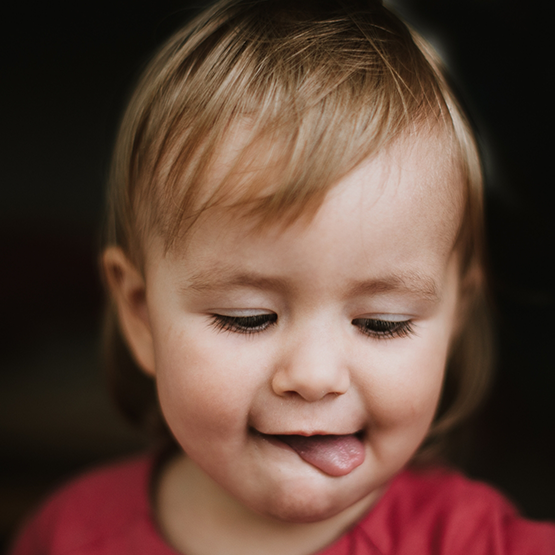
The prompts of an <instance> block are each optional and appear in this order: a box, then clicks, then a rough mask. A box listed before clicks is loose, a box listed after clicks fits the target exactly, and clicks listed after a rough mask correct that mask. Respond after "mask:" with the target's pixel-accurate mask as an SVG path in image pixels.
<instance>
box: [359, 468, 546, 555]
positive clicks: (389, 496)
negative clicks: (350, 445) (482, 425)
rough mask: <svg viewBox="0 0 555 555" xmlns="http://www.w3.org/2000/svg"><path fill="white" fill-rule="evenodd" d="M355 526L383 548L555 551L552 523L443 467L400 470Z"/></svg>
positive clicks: (507, 553) (478, 554)
mask: <svg viewBox="0 0 555 555" xmlns="http://www.w3.org/2000/svg"><path fill="white" fill-rule="evenodd" d="M360 528H361V530H363V531H364V532H365V533H367V534H368V536H369V537H372V539H373V540H374V538H375V540H374V543H375V544H376V545H380V549H381V551H383V553H398V554H401V553H402V554H404V553H411V554H413V553H438V554H449V555H451V554H459V553H460V554H463V553H464V554H466V553H472V554H474V555H512V554H514V555H516V554H518V555H543V554H546V555H547V554H548V553H549V554H551V553H555V524H549V523H539V522H532V521H529V520H526V519H524V518H522V517H521V516H520V515H519V514H518V513H517V511H516V510H515V508H514V507H513V505H511V503H510V502H509V501H507V499H506V498H504V497H503V496H502V495H501V494H500V493H499V492H498V491H496V490H495V489H494V488H492V487H491V486H489V485H487V484H484V483H482V482H478V481H474V480H470V479H468V478H466V477H465V476H463V475H462V474H460V473H458V472H454V471H451V470H447V469H444V468H434V469H428V470H422V471H419V470H406V471H404V472H402V473H401V474H400V475H399V476H398V477H397V478H396V479H395V480H394V481H393V482H392V484H391V485H390V488H389V490H388V491H387V492H386V494H385V495H384V497H383V498H382V499H381V500H380V501H379V502H378V504H377V505H376V507H375V508H374V510H373V511H371V512H370V514H369V515H368V516H367V518H366V519H364V520H363V521H362V522H361V523H360ZM415 546H418V549H417V550H416V551H415V550H414V549H415Z"/></svg>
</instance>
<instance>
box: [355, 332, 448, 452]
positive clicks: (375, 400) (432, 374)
mask: <svg viewBox="0 0 555 555" xmlns="http://www.w3.org/2000/svg"><path fill="white" fill-rule="evenodd" d="M430 339H432V338H430ZM434 339H436V340H430V341H426V342H421V343H420V344H419V345H418V348H416V349H415V348H414V345H413V346H412V348H411V349H407V351H406V352H404V351H403V350H402V349H399V350H397V352H396V353H395V354H392V353H387V354H388V355H389V356H385V354H384V356H383V360H382V361H381V363H380V364H377V365H376V366H377V367H378V368H377V369H375V370H374V371H373V372H372V373H369V374H368V376H369V378H368V379H367V380H365V382H364V384H363V386H362V387H363V388H364V391H365V393H366V395H365V398H366V403H367V411H368V413H369V415H370V426H369V435H370V440H371V447H372V449H373V451H374V455H375V456H376V457H377V458H378V459H383V460H385V459H389V457H390V456H395V457H400V458H406V457H410V456H411V455H412V452H413V451H414V450H416V448H417V447H418V445H419V444H420V443H421V441H422V440H423V439H424V437H425V435H426V433H427V431H428V429H429V426H430V424H431V422H432V420H433V417H434V414H435V411H436V408H437V404H438V401H439V397H440V394H441V388H442V383H443V376H444V371H445V361H446V353H447V344H448V341H447V340H445V339H444V340H441V339H442V338H441V337H437V336H436V337H435V338H434Z"/></svg>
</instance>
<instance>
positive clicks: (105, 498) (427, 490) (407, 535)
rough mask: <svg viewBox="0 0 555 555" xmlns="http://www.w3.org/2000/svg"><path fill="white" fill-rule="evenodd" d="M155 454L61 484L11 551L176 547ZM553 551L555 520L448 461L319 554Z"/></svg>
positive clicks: (394, 490) (60, 553)
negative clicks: (167, 532) (156, 482)
mask: <svg viewBox="0 0 555 555" xmlns="http://www.w3.org/2000/svg"><path fill="white" fill-rule="evenodd" d="M152 471H153V458H152V457H142V458H139V459H134V460H132V461H128V462H124V463H121V464H118V465H113V466H110V467H107V468H102V469H99V470H96V471H93V472H91V473H89V474H87V475H85V476H83V477H81V478H78V479H77V480H76V481H74V482H72V483H70V484H69V485H68V486H66V487H65V488H63V489H62V490H60V491H59V492H58V493H57V494H56V495H55V496H54V497H52V498H51V499H50V500H49V501H48V502H47V503H46V505H45V506H44V507H43V508H42V509H41V510H40V511H39V512H38V513H37V515H36V516H35V517H34V518H33V519H32V520H31V521H30V523H29V524H28V526H27V527H26V528H25V529H24V531H23V533H22V535H21V536H20V537H19V539H18V541H17V542H16V544H15V546H14V549H13V551H12V552H11V555H177V554H176V552H175V551H174V550H173V549H172V548H171V547H170V546H168V545H167V544H166V543H165V541H164V539H163V538H162V537H161V535H160V533H159V531H158V529H157V527H156V523H155V521H154V518H153V515H152V512H151V506H150V501H149V488H150V482H151V475H152ZM424 554H426V555H447V554H448V555H457V554H460V555H509V554H511V555H544V554H545V555H548V554H549V555H553V554H555V524H548V523H539V522H531V521H527V520H524V519H522V518H520V517H519V516H518V515H517V514H516V512H515V510H514V508H513V507H512V506H511V505H510V504H509V503H508V502H507V501H506V500H505V499H504V498H503V497H502V496H501V495H500V494H499V493H497V492H496V491H495V490H494V489H492V488H491V487H489V486H487V485H485V484H482V483H479V482H474V481H471V480H468V479H467V478H465V477H463V476H462V475H460V474H458V473H456V472H452V471H447V470H444V469H433V470H427V471H419V472H416V471H410V470H406V471H403V472H401V473H400V474H399V475H398V476H397V477H396V478H395V479H394V480H393V481H392V482H391V484H390V486H389V488H388V489H387V491H386V493H385V494H384V496H383V497H382V498H381V499H380V500H379V502H378V503H377V504H376V505H375V506H374V507H373V508H372V509H371V510H370V511H369V512H368V514H367V515H366V516H365V517H364V518H363V519H362V520H361V521H360V522H359V523H358V524H356V525H355V526H354V527H353V528H352V529H351V530H350V531H349V532H348V533H346V534H345V535H344V536H342V537H341V538H339V539H338V540H337V541H336V542H335V543H334V544H332V545H331V546H329V547H328V548H327V549H325V550H324V551H321V552H320V553H319V555H424Z"/></svg>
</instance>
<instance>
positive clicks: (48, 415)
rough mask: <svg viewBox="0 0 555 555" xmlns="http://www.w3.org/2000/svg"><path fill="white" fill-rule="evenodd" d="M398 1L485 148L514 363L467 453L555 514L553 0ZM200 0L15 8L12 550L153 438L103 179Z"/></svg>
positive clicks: (7, 130)
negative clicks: (112, 392)
mask: <svg viewBox="0 0 555 555" xmlns="http://www.w3.org/2000/svg"><path fill="white" fill-rule="evenodd" d="M386 3H387V4H389V5H391V6H393V7H395V8H396V9H397V10H398V11H399V12H401V13H402V14H404V15H405V17H406V18H407V19H408V20H409V21H411V22H412V24H413V25H414V26H415V27H416V28H418V29H419V30H420V31H422V32H423V33H424V34H425V35H426V36H427V37H428V38H429V40H431V42H432V43H433V44H434V45H435V46H436V48H437V49H438V50H439V52H440V54H441V56H442V57H443V59H444V61H445V62H446V63H447V65H448V66H449V67H450V69H451V72H452V74H453V78H454V81H455V83H456V86H457V87H458V89H459V92H460V94H461V96H462V98H463V100H464V103H465V104H466V105H467V107H468V109H469V111H470V113H471V115H472V118H473V120H474V123H475V125H476V126H477V128H478V130H479V134H480V138H481V143H482V148H483V150H484V153H485V166H486V174H487V181H488V183H487V186H488V189H487V216H488V239H489V250H490V255H491V263H492V268H491V269H492V276H493V292H494V302H495V307H496V309H495V310H496V319H497V325H498V344H499V363H498V374H497V381H496V385H495V388H494V389H493V392H492V394H491V396H490V398H489V401H488V403H487V404H486V406H485V407H484V409H483V411H482V412H481V413H480V415H479V416H478V418H477V421H476V425H475V433H474V436H475V437H474V443H473V445H474V448H473V449H472V450H470V451H469V452H468V453H467V454H466V457H465V468H466V471H467V472H468V473H469V474H470V475H471V476H473V477H477V478H481V479H486V480H488V481H489V482H492V483H493V484H495V485H496V486H497V487H498V488H500V489H501V490H503V491H504V492H505V493H506V494H507V495H508V496H509V497H510V498H511V499H512V500H513V501H514V502H515V503H516V504H517V505H518V506H519V508H520V509H521V510H522V511H523V512H524V514H526V515H527V516H529V517H533V518H542V519H545V518H549V519H555V502H554V499H555V476H554V472H553V468H554V467H555V464H554V463H555V441H554V438H555V403H553V401H552V399H553V396H554V392H555V364H554V362H553V357H552V350H553V348H554V345H555V341H554V338H555V315H554V313H555V286H554V278H553V264H552V259H553V258H554V254H555V233H554V231H553V228H554V226H553V219H554V216H553V208H554V202H553V201H554V185H555V183H554V178H553V170H552V159H553V155H552V150H553V146H554V144H553V143H554V141H553V132H554V127H553V121H552V119H553V118H552V114H553V105H552V103H553V100H552V99H553V92H554V91H553V85H552V81H553V64H552V61H551V57H552V55H553V47H552V44H551V38H550V37H551V35H552V33H553V31H552V29H548V23H547V12H546V11H544V10H543V8H545V7H546V5H544V6H542V5H540V4H538V3H537V2H536V3H533V4H532V3H528V4H523V3H521V2H519V3H517V2H512V1H507V0H466V1H463V0H450V1H449V2H447V1H445V0H391V1H390V2H386ZM544 4H546V3H545V2H544ZM200 5H202V2H201V1H199V0H197V1H195V2H187V1H186V0H182V1H177V0H158V1H157V2H150V3H138V2H130V1H128V0H113V1H112V2H110V3H107V2H102V1H99V2H88V3H86V4H83V3H73V4H66V3H62V2H59V3H56V2H54V3H46V2H41V3H39V2H21V3H12V4H11V15H9V16H8V15H6V14H4V26H3V27H4V29H3V36H4V38H5V39H6V40H5V46H4V48H3V50H2V55H3V63H2V85H1V88H0V99H1V102H2V116H1V117H2V124H1V126H0V137H1V139H0V140H1V150H0V156H1V165H0V195H1V196H0V232H1V240H0V264H1V268H0V269H1V271H0V307H1V315H2V333H1V334H0V342H1V349H0V551H2V550H3V547H4V546H5V545H7V541H8V539H9V537H10V536H11V535H12V534H13V532H14V529H15V527H16V526H17V524H18V523H19V522H20V520H21V518H22V517H23V516H24V515H25V514H26V513H28V511H29V510H31V509H32V507H33V506H34V505H35V504H36V503H37V502H39V501H40V500H41V499H42V498H43V496H44V495H45V494H47V493H48V492H49V491H51V489H52V488H54V487H55V486H56V485H57V484H59V483H60V482H61V481H63V480H65V479H67V478H68V477H69V476H71V475H73V474H74V473H76V472H79V471H81V470H82V469H84V468H87V467H89V466H91V465H93V464H95V463H98V462H99V461H105V460H109V459H113V458H115V457H119V456H123V455H125V454H127V453H130V452H134V451H137V450H140V449H141V448H142V447H143V446H144V443H143V440H142V438H141V437H140V436H139V435H138V434H136V433H135V432H134V431H133V430H131V429H130V428H128V427H127V426H126V425H125V424H124V423H123V422H122V421H121V419H120V418H119V416H118V415H117V413H116V411H115V409H113V408H112V405H111V402H110V399H109V398H108V394H107V393H106V392H105V387H104V383H103V376H102V365H101V362H100V356H99V335H100V334H99V328H100V321H101V316H102V305H103V293H102V287H101V284H100V280H99V278H98V269H97V256H98V230H99V227H100V223H101V217H102V204H103V187H104V182H105V177H106V174H107V169H108V162H109V156H110V150H111V145H112V143H113V137H114V133H115V128H116V125H117V121H118V117H119V114H120V112H121V109H122V107H123V105H124V102H125V99H126V97H127V95H128V93H129V91H130V88H131V85H132V83H133V82H134V79H135V77H136V75H137V73H138V71H139V70H140V68H141V67H142V65H143V64H144V62H145V60H146V59H147V57H148V55H149V53H151V52H152V50H153V49H154V48H155V47H156V46H157V45H158V44H160V42H161V41H163V39H164V38H165V37H167V36H168V35H169V34H170V33H171V32H172V31H173V30H174V29H176V28H177V27H178V26H179V25H180V24H181V23H182V22H183V21H184V20H186V19H187V17H189V16H190V15H191V13H194V11H195V10H196V9H197V8H198V7H199V6H200Z"/></svg>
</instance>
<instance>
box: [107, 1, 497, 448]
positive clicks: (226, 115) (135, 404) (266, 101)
mask: <svg viewBox="0 0 555 555" xmlns="http://www.w3.org/2000/svg"><path fill="white" fill-rule="evenodd" d="M430 123H431V124H432V126H433V128H435V126H439V129H441V130H442V131H445V132H446V133H445V135H446V137H447V140H446V146H445V148H446V153H448V155H449V156H452V157H454V158H455V159H456V160H457V161H458V162H459V164H460V167H461V171H462V173H463V175H464V176H465V186H466V190H465V197H466V204H465V212H464V216H463V221H462V225H461V229H460V233H459V237H458V244H457V248H458V252H459V254H460V260H461V275H462V277H463V279H462V280H461V282H462V283H463V284H465V283H470V282H472V280H468V279H465V277H466V276H470V275H472V274H473V273H474V274H475V273H476V272H477V271H479V270H480V269H481V268H482V267H483V262H482V257H483V244H482V242H483V229H482V215H483V208H482V173H481V168H480V160H479V155H478V151H477V147H476V142H475V139H474V136H473V133H472V131H471V129H470V126H469V124H468V122H467V120H466V118H465V116H464V114H463V111H462V110H461V108H460V106H459V104H458V103H457V101H456V100H455V98H454V95H453V93H452V91H451V89H450V87H449V86H448V84H447V82H446V80H445V78H444V73H443V71H442V69H441V64H440V63H439V61H438V59H437V57H436V56H435V54H434V53H433V51H432V49H431V48H430V47H429V46H428V45H427V43H426V42H425V41H424V40H423V39H422V38H421V37H420V36H418V35H417V34H416V33H414V32H413V31H411V30H409V28H408V27H407V26H406V25H405V24H404V23H403V22H402V21H401V20H400V19H399V18H398V17H396V16H395V15H394V14H392V13H391V12H390V11H388V10H387V9H385V8H384V7H383V6H382V5H381V3H380V2H378V1H372V0H366V1H363V0H294V1H292V0H221V1H219V2H217V3H216V4H214V5H213V6H212V7H211V8H210V9H208V10H206V11H205V12H203V13H202V14H200V15H199V16H198V17H197V18H195V19H194V20H193V21H192V22H190V23H189V24H188V25H186V26H185V27H183V29H181V30H180V31H178V32H177V33H176V34H175V35H174V36H173V37H172V38H171V39H170V40H169V41H168V42H167V43H166V44H165V45H164V46H163V47H162V48H161V50H160V51H159V52H158V54H157V55H156V56H155V57H154V58H153V60H152V61H151V62H150V64H149V65H148V67H147V68H146V70H145V72H144V74H143V76H142V78H141V79H140V81H139V84H138V86H137V88H136V90H135V93H134V94H133V96H132V98H131V101H130V102H129V105H128V108H127V110H126V112H125V114H124V117H123V120H122V124H121V127H120V131H119V135H118V137H117V141H116V147H115V152H114V158H113V164H112V172H111V176H110V187H109V206H108V219H107V222H108V225H107V233H106V244H107V245H118V246H120V247H121V248H122V249H123V250H124V252H125V253H126V254H127V255H128V256H129V258H130V259H131V260H132V261H133V262H134V263H135V264H136V265H137V266H138V267H139V268H140V267H141V266H142V264H143V252H144V246H145V244H146V241H147V240H148V237H149V236H151V235H152V234H153V233H155V234H158V235H160V236H161V237H162V238H163V239H164V241H165V245H166V249H168V250H169V249H171V248H172V247H173V245H174V244H175V243H176V241H181V240H182V239H183V238H185V237H186V236H187V231H188V230H189V229H190V228H191V226H193V225H194V223H195V221H196V220H197V218H198V217H199V216H200V215H201V214H202V213H203V212H204V211H205V210H207V209H209V208H211V207H214V206H228V207H234V208H237V209H238V214H241V215H243V216H245V217H250V218H258V221H259V224H260V225H262V226H264V225H269V224H271V223H275V222H277V221H278V220H282V221H284V222H285V223H287V222H290V221H293V220H295V219H296V218H298V217H299V216H301V215H302V214H306V213H310V212H313V211H314V210H316V209H317V207H318V206H319V205H320V203H321V202H322V201H323V198H324V196H325V194H326V193H327V191H329V189H330V188H331V187H333V185H334V184H335V183H337V181H338V180H339V179H340V178H341V177H342V176H344V175H346V174H347V173H348V172H349V171H350V170H352V169H353V168H355V167H356V166H357V165H358V164H359V163H360V162H361V161H362V160H364V159H365V158H367V157H368V156H369V155H371V154H372V153H374V152H377V151H378V150H379V149H380V148H383V147H384V146H385V145H387V144H389V143H390V142H391V141H393V140H394V139H395V138H397V137H399V136H401V135H402V134H403V133H406V132H407V131H412V130H415V129H418V128H420V127H422V126H424V125H426V124H428V125H429V124H430ZM237 129H240V130H241V140H240V142H239V143H237V145H236V148H235V150H234V151H233V156H232V159H231V162H230V164H229V168H228V170H227V173H226V174H225V175H223V176H221V178H219V179H218V180H217V181H216V182H214V180H213V179H212V180H211V181H210V186H208V185H207V183H208V176H209V175H212V174H211V170H212V168H213V164H214V161H215V160H216V159H217V158H218V156H220V155H221V152H222V150H223V149H225V148H226V145H228V144H229V142H230V141H231V140H232V137H234V135H233V133H234V132H236V130H237ZM478 281H479V280H478ZM478 281H476V280H475V281H474V282H472V283H478ZM469 289H471V290H469V291H468V292H466V293H465V295H466V297H467V298H468V299H469V300H468V302H467V306H468V309H467V318H466V323H465V325H464V326H463V330H462V332H461V333H460V334H459V336H458V337H457V339H456V340H455V341H454V344H453V347H452V353H451V356H450V360H449V362H448V368H447V372H446V383H445V390H446V394H445V397H444V401H445V399H448V400H449V402H448V403H446V402H444V403H443V404H442V406H441V408H440V410H439V412H438V415H437V418H436V421H435V423H434V425H433V426H432V429H431V431H430V434H429V443H431V444H435V443H437V441H439V440H440V439H441V438H442V437H443V436H445V434H446V433H447V432H448V431H449V430H451V429H453V428H454V427H455V426H456V425H457V424H458V423H459V422H460V421H462V420H463V419H464V418H466V417H467V416H468V415H469V414H470V413H471V412H472V411H473V410H474V408H475V407H476V406H477V404H478V402H479V401H480V399H481V398H482V397H483V395H484V393H485V391H486V387H487V383H488V381H489V375H490V371H489V366H490V365H489V362H490V361H489V359H490V357H489V352H490V348H489V345H490V340H489V331H488V330H489V325H488V321H487V316H486V315H487V310H486V303H485V297H484V292H483V285H480V283H478V284H475V285H473V286H471V287H470V286H469ZM106 337H107V345H108V353H109V361H108V362H109V364H110V366H111V368H112V376H113V379H114V380H115V381H114V387H115V390H116V395H117V396H118V397H119V400H120V403H121V404H123V405H124V406H126V407H127V408H126V411H127V413H128V414H129V415H131V416H132V417H133V418H134V420H135V421H138V422H141V423H143V424H145V423H146V422H150V423H151V425H153V426H154V427H155V428H157V429H162V428H163V425H161V424H160V422H162V420H161V416H160V414H159V411H158V409H157V404H156V400H155V391H154V385H153V384H152V383H151V382H150V381H149V379H148V378H146V377H143V376H142V374H141V373H140V371H139V370H138V369H137V368H136V367H134V365H133V363H132V360H131V358H130V356H129V354H128V352H127V351H126V349H125V348H124V346H123V343H122V340H121V337H120V336H119V332H118V330H117V325H116V324H115V320H114V315H113V310H110V311H109V316H108V320H107V327H106ZM122 376H123V377H122ZM122 380H123V381H122ZM130 380H134V382H133V383H135V384H138V383H140V384H141V385H136V386H135V390H136V394H135V399H139V400H138V401H136V400H133V393H132V392H133V388H130V387H129V381H130ZM130 392H131V393H130ZM436 440H437V441H436Z"/></svg>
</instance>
